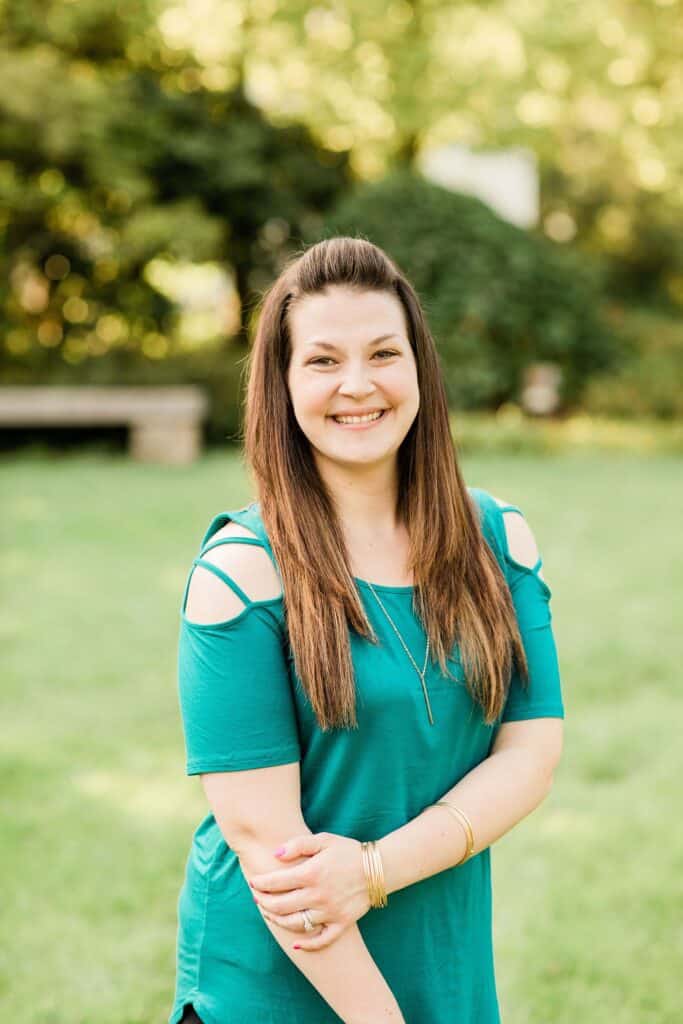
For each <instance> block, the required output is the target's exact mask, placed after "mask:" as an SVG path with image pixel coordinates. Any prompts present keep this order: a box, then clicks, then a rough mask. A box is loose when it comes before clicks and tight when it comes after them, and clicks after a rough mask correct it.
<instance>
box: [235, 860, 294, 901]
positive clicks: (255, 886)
mask: <svg viewBox="0 0 683 1024" xmlns="http://www.w3.org/2000/svg"><path fill="white" fill-rule="evenodd" d="M305 867H306V864H305V863H304V864H297V866H296V867H295V868H280V869H279V871H273V872H269V873H268V874H266V873H264V874H261V875H253V876H252V878H251V879H250V881H249V885H250V886H251V889H252V891H253V893H254V895H255V896H260V894H262V893H268V892H290V891H291V890H292V889H300V888H301V887H302V885H303V884H304V879H303V878H302V874H303V869H304V868H305Z"/></svg>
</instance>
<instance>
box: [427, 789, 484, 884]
mask: <svg viewBox="0 0 683 1024" xmlns="http://www.w3.org/2000/svg"><path fill="white" fill-rule="evenodd" d="M434 807H446V808H447V809H448V810H449V811H450V812H451V814H452V815H453V817H454V818H455V819H456V821H459V822H460V824H461V825H462V827H463V829H464V830H465V836H466V841H467V846H466V849H465V852H464V854H463V855H462V857H461V859H460V860H459V861H458V863H457V864H456V865H455V867H456V868H459V867H460V865H461V864H464V863H465V861H466V860H469V859H470V857H471V856H472V855H473V854H474V832H473V831H472V823H471V822H470V819H469V818H468V817H467V815H466V814H465V812H464V811H461V810H460V808H459V807H455V806H454V805H453V804H449V802H448V801H447V800H437V801H436V803H435V804H434Z"/></svg>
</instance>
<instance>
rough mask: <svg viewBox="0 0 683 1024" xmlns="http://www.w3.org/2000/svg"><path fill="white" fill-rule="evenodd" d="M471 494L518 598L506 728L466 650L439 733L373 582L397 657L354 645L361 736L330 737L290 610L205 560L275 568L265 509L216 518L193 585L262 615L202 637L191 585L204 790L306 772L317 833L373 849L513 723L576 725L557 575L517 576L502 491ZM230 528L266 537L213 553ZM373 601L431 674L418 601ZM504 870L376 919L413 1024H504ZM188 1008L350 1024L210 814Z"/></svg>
mask: <svg viewBox="0 0 683 1024" xmlns="http://www.w3.org/2000/svg"><path fill="white" fill-rule="evenodd" d="M468 490H469V493H470V495H471V496H472V497H473V498H474V499H475V501H476V504H477V506H478V508H479V510H480V517H481V522H482V528H483V533H484V536H485V538H486V541H487V542H488V544H489V545H490V547H491V548H492V550H493V552H494V553H495V555H496V557H497V559H498V561H499V563H500V565H501V568H502V569H503V571H504V573H505V576H506V579H507V581H508V584H509V587H510V591H511V593H512V600H513V603H514V607H515V610H516V614H517V619H518V623H519V628H520V633H521V636H522V641H523V644H524V647H525V650H526V655H527V660H528V666H529V686H528V689H523V687H522V683H521V680H520V678H519V676H518V675H517V673H513V676H512V679H511V685H510V690H509V695H508V697H507V701H506V704H505V708H504V710H503V712H502V715H501V716H500V718H499V719H498V721H497V722H496V723H494V724H492V725H485V724H484V721H483V714H482V711H481V708H480V707H479V705H478V704H476V703H475V702H474V701H473V700H472V698H471V697H470V695H469V693H468V691H467V688H466V686H465V683H464V678H463V671H462V666H461V664H460V659H459V657H458V651H457V649H454V650H453V652H452V658H451V659H449V669H450V671H451V672H452V673H453V674H454V675H455V676H456V679H455V680H451V679H448V677H446V676H444V675H443V674H442V673H441V671H440V669H439V666H438V664H432V663H431V662H430V664H429V665H428V668H427V673H426V676H425V680H426V685H427V689H428V692H429V698H430V702H431V707H432V711H433V716H434V724H433V725H430V723H429V719H428V715H427V710H426V705H425V700H424V695H423V692H422V688H421V685H420V681H419V679H418V678H417V675H416V673H415V670H414V668H413V666H412V664H411V662H410V660H409V659H408V658H407V657H406V653H405V651H404V650H403V648H402V646H401V644H400V641H399V639H398V637H397V636H396V634H395V633H394V630H393V629H392V627H391V625H390V624H389V622H388V621H387V619H386V617H385V615H384V613H383V612H382V610H381V608H380V607H379V605H378V604H377V602H376V599H375V597H374V595H373V593H372V590H371V589H370V587H369V586H368V583H367V581H365V580H362V579H358V578H356V584H357V585H358V588H359V592H360V594H361V597H362V600H363V604H364V607H365V609H366V611H367V614H368V616H369V618H370V621H371V623H372V626H373V628H374V630H375V632H376V634H377V636H378V638H379V641H380V644H379V645H378V646H375V645H373V644H371V643H370V642H369V641H367V640H365V639H364V638H362V637H360V636H359V635H358V634H356V633H355V632H354V631H353V630H349V635H350V643H351V652H352V658H353V665H354V670H355V675H356V686H357V716H358V728H357V729H348V730H344V729H335V730H330V731H328V732H323V731H322V730H321V729H320V728H319V727H318V724H317V721H316V719H315V716H314V714H313V712H312V709H311V707H310V704H309V701H308V699H307V697H306V694H305V692H304V689H303V686H302V685H301V682H300V680H299V678H298V676H297V675H296V673H295V670H294V668H293V662H292V656H291V651H290V649H289V645H288V642H287V637H286V629H285V620H284V606H283V599H282V595H280V596H279V597H277V598H273V599H270V600H265V601H252V600H250V599H249V597H248V596H247V595H246V594H245V593H244V592H243V591H241V590H240V588H239V587H238V586H237V584H236V583H235V582H234V580H232V579H231V577H229V576H227V575H226V574H225V573H223V572H222V571H221V570H220V569H219V568H217V567H216V566H214V565H213V564H212V563H211V562H208V561H206V562H202V561H201V555H202V554H204V553H206V552H207V551H208V550H209V549H210V548H211V547H212V546H213V544H222V543H243V544H244V543H247V544H249V543H251V544H259V545H261V546H262V547H264V548H265V549H266V551H267V552H268V554H269V555H270V557H271V559H272V560H273V562H274V563H275V559H274V556H273V551H272V548H271V547H270V544H269V541H268V537H267V535H266V532H265V529H264V525H263V521H262V519H261V516H260V514H259V504H258V503H256V502H254V503H252V504H251V505H248V506H246V507H245V508H242V509H239V510H234V511H231V512H222V513H220V514H219V515H217V516H215V517H214V519H213V520H212V522H211V524H210V526H209V528H208V530H207V532H206V534H205V536H204V539H203V541H202V544H201V547H200V557H199V559H196V560H195V562H194V563H193V565H192V568H191V570H190V577H191V573H192V571H193V570H194V566H195V565H196V564H203V565H204V566H205V567H206V568H207V569H208V570H209V571H210V572H213V573H214V574H215V575H217V576H219V577H220V578H221V579H223V581H224V582H225V583H226V585H228V586H230V587H231V588H232V589H233V590H234V591H235V592H236V593H238V594H239V596H240V597H241V599H242V600H243V601H244V602H245V607H244V608H243V609H242V611H241V612H240V613H239V614H238V615H237V616H236V617H234V618H232V619H230V620H228V621H225V622H219V623H216V624H210V625H205V624H197V623H192V622H190V621H189V620H188V619H187V616H186V615H185V602H186V598H187V591H188V588H189V582H190V577H188V581H187V586H186V587H185V594H184V597H183V603H182V609H181V624H180V639H179V662H178V668H179V695H180V708H181V712H182V721H183V728H184V735H185V742H186V749H187V774H188V775H196V774H198V773H200V772H214V771H221V772H224V771H239V770H241V769H246V768H259V767H265V766H268V765H278V764H287V763H290V762H293V761H300V762H301V766H300V771H301V808H302V812H303V817H304V820H305V821H306V824H307V825H308V827H309V828H310V829H311V830H312V831H313V832H321V831H328V832H335V833H337V834H340V835H344V836H353V837H355V838H356V839H358V840H361V841H366V840H370V839H379V838H381V837H382V836H383V835H385V834H386V833H388V832H392V831H393V830H394V829H397V828H400V827H401V826H402V825H404V824H405V823H406V822H408V821H410V820H411V819H412V818H414V817H416V816H417V815H418V814H420V813H421V811H423V810H424V808H425V807H427V806H428V805H429V804H432V803H434V802H435V801H436V800H438V799H440V798H441V797H442V796H443V794H444V793H446V792H447V790H449V789H451V788H452V787H453V786H454V785H455V784H456V783H457V782H458V780H459V779H460V778H462V776H463V775H466V774H467V772H469V771H471V770H472V769H473V768H474V767H475V766H476V765H478V764H479V763H480V762H481V761H482V760H483V759H484V758H485V757H486V756H487V755H488V754H489V752H490V749H491V745H492V742H493V740H494V737H495V734H496V729H497V726H498V725H499V724H500V722H501V721H502V722H510V721H517V720H520V719H530V718H541V717H546V716H551V717H555V718H564V708H563V704H562V695H561V687H560V674H559V668H558V660H557V652H556V648H555V642H554V639H553V632H552V627H551V613H550V607H549V600H550V596H551V591H550V588H549V587H548V585H547V583H545V582H544V581H543V580H542V579H541V577H540V576H539V575H538V570H539V568H540V564H541V562H540V559H539V562H538V563H537V565H536V566H534V567H533V568H529V567H527V566H525V565H522V564H520V563H518V562H516V561H515V559H514V558H513V557H512V556H511V554H510V551H509V549H508V546H507V541H506V534H505V527H504V520H503V515H502V513H503V508H501V506H499V505H498V504H497V502H496V501H495V500H494V499H493V498H492V497H491V495H490V494H488V493H487V492H486V491H483V490H481V489H479V488H468ZM505 509H512V510H514V511H517V512H519V511H520V510H519V509H518V508H517V507H516V506H505ZM229 520H234V521H235V522H237V523H240V524H242V525H243V526H245V527H247V529H249V530H251V531H252V533H254V534H255V535H256V536H255V537H254V538H245V537H232V538H229V539H228V538H222V539H219V540H218V541H214V542H213V544H211V543H210V541H211V537H212V536H213V535H214V533H215V532H216V531H217V530H219V529H220V528H221V527H222V526H224V525H225V523H226V522H228V521H229ZM257 538H258V539H257ZM275 567H276V569H277V564H276V563H275ZM373 586H374V587H375V589H376V590H377V591H378V592H379V594H380V598H381V600H382V602H383V603H384V605H385V607H386V608H387V610H388V612H389V614H390V615H391V617H392V618H393V620H394V622H395V623H396V625H397V627H398V629H399V630H400V632H401V634H402V635H403V637H404V639H405V642H406V643H407V644H408V646H409V647H410V650H411V653H412V655H413V657H414V658H415V661H416V662H417V663H418V664H419V665H420V667H421V666H422V663H423V661H424V651H425V643H426V634H425V631H424V629H423V628H422V626H421V624H420V621H419V619H418V618H417V616H416V614H415V612H414V610H413V606H412V605H413V601H412V595H413V587H408V586H403V587H392V586H384V585H380V584H375V583H373ZM283 838H285V837H283ZM490 857H491V854H490V848H486V849H484V850H482V851H481V852H480V853H478V854H477V855H475V856H474V857H472V858H471V859H470V860H468V861H467V862H466V863H465V864H463V865H462V866H461V867H458V868H455V867H454V868H449V869H447V870H445V871H441V872H439V873H438V874H436V875H432V876H431V877H429V878H426V879H424V880H423V881H421V882H417V883H414V884H413V885H410V886H408V887H406V888H404V889H401V890H398V891H395V892H393V893H391V894H390V896H389V901H388V906H386V907H384V908H382V909H371V910H369V911H368V913H367V914H365V915H364V916H363V917H361V918H360V919H359V921H358V927H359V929H360V932H361V934H362V936H363V939H364V940H365V943H366V945H367V947H368V949H369V951H370V953H371V955H372V957H373V958H374V960H375V962H376V963H377V965H378V967H379V969H380V971H381V972H382V974H383V975H384V977H385V979H386V981H387V983H388V985H389V987H390V988H391V990H392V992H393V993H394V995H395V997H396V999H397V1001H398V1003H399V1006H400V1007H401V1010H402V1012H403V1016H404V1018H405V1020H406V1024H446V1022H451V1024H455V1022H456V1021H457V1024H499V1021H500V1016H499V1010H498V1000H497V996H496V983H495V974H494V958H493V948H492V899H491V864H490ZM311 955H314V954H311ZM187 1003H192V1004H193V1005H194V1007H195V1010H196V1011H197V1013H198V1014H199V1016H200V1017H201V1019H202V1020H203V1021H204V1022H205V1024H246V1022H247V1021H249V1022H250V1024H293V1022H295V1021H296V1022H300V1024H333V1022H335V1024H338V1022H339V1020H340V1018H339V1017H338V1015H337V1014H336V1013H335V1012H334V1011H333V1010H332V1009H331V1008H330V1006H329V1005H328V1003H327V1002H326V1001H325V999H324V998H323V997H322V996H321V995H320V993H319V992H318V991H317V989H316V988H315V987H314V986H313V985H312V984H311V983H310V982H309V981H308V979H307V978H306V977H305V976H304V975H303V974H302V973H301V972H300V971H299V970H298V969H297V967H296V966H295V965H294V964H293V963H292V961H291V960H290V959H289V958H288V957H287V955H286V954H285V953H284V952H283V950H282V949H281V947H280V946H279V944H278V943H277V942H276V940H275V939H274V938H273V936H272V935H271V933H270V931H269V930H268V927H267V925H266V923H265V922H264V921H263V919H262V917H261V915H260V912H259V910H258V908H257V906H256V904H255V903H254V901H253V898H252V896H251V891H250V889H249V886H248V884H247V882H246V881H245V879H244V876H243V874H242V871H241V869H240V864H239V860H238V858H237V856H236V854H235V853H233V851H232V850H231V849H230V848H229V846H228V845H227V844H226V842H225V839H224V838H223V836H222V834H221V832H220V830H219V828H218V825H217V824H216V821H215V819H214V816H213V814H211V813H209V814H207V815H206V817H205V818H204V820H203V821H202V822H201V823H200V824H199V826H198V828H197V829H196V831H195V833H194V836H193V840H192V845H191V849H190V852H189V856H188V859H187V864H186V870H185V879H184V883H183V886H182V889H181V892H180V896H179V900H178V933H177V971H176V991H175V1001H174V1004H173V1009H172V1011H171V1015H170V1017H169V1024H177V1022H178V1021H179V1020H180V1019H181V1017H182V1012H183V1007H184V1006H185V1005H186V1004H187Z"/></svg>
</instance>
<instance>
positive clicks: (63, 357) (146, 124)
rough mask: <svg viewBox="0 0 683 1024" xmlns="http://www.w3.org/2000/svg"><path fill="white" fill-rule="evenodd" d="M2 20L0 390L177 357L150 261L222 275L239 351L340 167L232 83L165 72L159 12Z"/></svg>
mask: <svg viewBox="0 0 683 1024" xmlns="http://www.w3.org/2000/svg"><path fill="white" fill-rule="evenodd" d="M143 15H145V16H146V18H147V20H146V22H145V21H144V19H143ZM3 19H4V21H3V31H2V43H3V45H4V52H2V53H1V54H0V116H1V120H0V152H1V154H2V160H1V161H0V203H1V207H0V228H1V230H2V233H3V244H2V249H1V250H0V324H1V325H2V336H3V338H4V341H5V344H4V349H3V350H2V364H1V365H0V373H1V374H2V378H3V379H4V380H5V381H8V380H22V379H29V378H30V379H33V380H35V379H36V378H40V377H47V376H49V377H54V376H55V374H56V375H59V374H60V373H63V372H64V371H65V369H67V368H68V365H70V364H71V365H73V364H78V365H79V366H80V371H79V372H80V373H81V376H83V375H84V374H83V371H84V370H86V363H87V364H89V363H92V362H93V361H95V362H98V363H100V364H101V365H100V367H99V368H98V369H97V370H94V372H95V373H99V375H100V376H102V375H104V376H106V375H107V374H111V375H113V374H116V375H117V376H118V377H119V379H120V378H121V376H122V375H125V373H126V372H127V370H128V368H130V367H133V369H134V372H136V373H137V372H138V370H139V363H140V359H141V357H142V359H143V361H144V360H146V359H149V360H154V361H158V360H160V359H162V358H164V357H167V356H172V355H173V354H174V352H176V351H178V347H179V339H178V338H177V332H176V331H175V329H174V324H175V318H176V310H175V307H174V305H173V303H172V302H171V301H170V300H169V298H168V296H167V295H166V294H164V293H163V291H161V290H159V289H158V288H157V287H156V286H155V282H156V277H155V275H154V274H151V273H150V272H149V271H150V265H151V264H152V261H153V260H162V261H166V262H169V263H174V262H175V263H181V264H182V263H201V262H206V261H218V262H219V263H222V264H224V265H227V266H228V267H229V268H230V269H231V270H232V272H233V275H234V280H235V283H236V287H237V291H238V294H239V300H240V302H239V306H240V313H241V330H240V331H238V335H239V338H240V339H241V341H242V342H243V343H244V341H245V339H246V327H247V319H248V316H249V311H250V309H251V306H252V305H253V303H254V300H255V298H256V297H257V295H258V293H259V291H260V289H261V288H263V287H265V285H266V284H267V283H268V281H269V280H270V279H271V278H272V276H273V275H274V274H275V273H276V272H277V270H278V269H279V266H280V264H281V261H282V259H283V258H284V256H285V254H286V253H287V252H288V251H289V249H290V248H291V239H292V237H294V238H296V237H297V236H298V235H299V234H300V233H301V231H302V230H303V228H304V227H307V228H310V227H311V224H314V223H317V222H318V220H319V219H320V217H321V215H322V211H323V210H324V209H325V207H326V206H327V205H328V204H329V203H330V201H331V200H332V198H333V197H334V196H335V195H336V193H337V192H338V191H339V189H340V188H343V187H344V186H345V184H346V183H347V181H348V174H347V170H346V159H345V157H344V156H343V155H342V154H329V153H327V152H325V151H323V150H322V149H321V148H320V146H318V145H316V144H315V143H314V142H313V141H312V140H311V138H310V135H309V133H308V131H307V129H305V128H302V127H298V126H295V127H275V126H273V125H271V124H269V123H268V121H267V120H265V118H264V117H263V116H262V114H261V113H260V112H259V111H258V109H257V108H256V107H255V106H254V105H253V104H252V103H250V102H249V101H248V100H247V99H246V98H245V96H244V95H243V93H242V91H241V89H240V88H239V85H238V84H237V85H235V84H234V83H233V84H232V85H231V86H230V88H223V87H222V85H221V83H217V84H218V85H219V86H221V87H220V88H208V87H205V86H203V85H202V84H201V82H200V80H199V77H198V75H199V70H198V69H197V68H196V67H193V66H192V64H191V62H190V61H189V59H188V60H186V59H183V60H182V62H181V64H182V66H181V67H179V68H178V67H172V66H171V67H170V66H169V65H168V64H167V63H165V62H164V59H163V56H164V53H165V51H164V49H163V45H162V43H161V42H160V40H159V39H158V36H157V34H156V29H155V26H154V22H153V20H152V18H151V5H147V6H146V5H144V4H141V5H132V4H130V5H128V6H126V5H125V4H122V3H120V2H119V0H96V2H95V0H93V2H88V3H86V4H67V5H64V4H58V3H52V4H48V5H47V6H46V7H45V9H44V10H43V9H42V7H41V10H40V12H39V8H38V5H37V4H33V3H30V2H25V0H22V3H18V2H9V3H6V4H5V7H4V10H3ZM142 42H144V47H143V49H140V46H141V43H142ZM131 53H132V55H133V57H131ZM136 53H137V54H138V57H139V59H133V58H134V56H135V54H136ZM166 56H167V57H168V54H166ZM214 84H216V83H214ZM105 364H106V368H105ZM131 372H132V371H131Z"/></svg>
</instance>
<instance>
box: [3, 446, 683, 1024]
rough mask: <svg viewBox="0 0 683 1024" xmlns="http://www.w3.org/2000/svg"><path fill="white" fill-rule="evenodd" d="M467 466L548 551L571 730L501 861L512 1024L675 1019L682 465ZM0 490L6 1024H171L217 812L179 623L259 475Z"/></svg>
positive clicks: (573, 461) (524, 462) (220, 469)
mask: <svg viewBox="0 0 683 1024" xmlns="http://www.w3.org/2000/svg"><path fill="white" fill-rule="evenodd" d="M463 466H464V470H465V476H466V479H467V482H468V483H469V484H472V485H475V486H480V487H484V488H486V489H488V490H490V491H492V492H493V493H494V494H496V495H498V496H499V497H502V498H505V499H507V500H509V501H512V502H514V503H516V504H518V505H520V506H521V507H522V509H523V510H524V511H525V512H526V514H527V516H528V519H529V522H530V523H531V525H532V527H533V529H534V531H535V533H536V536H537V539H538V541H539V545H540V547H541V552H542V554H543V556H544V571H545V575H546V578H547V579H548V581H549V583H550V585H551V587H552V588H553V592H554V596H553V603H552V608H553V616H554V625H555V633H556V638H557V641H558V646H559V650H560V662H561V667H562V677H563V684H564V697H565V705H566V712H567V724H566V740H565V752H564V759H563V762H562V765H561V768H560V770H559V772H558V775H557V777H556V782H555V787H554V789H553V792H552V793H551V795H550V796H549V798H548V799H547V800H546V801H545V803H544V804H543V805H542V806H541V807H540V808H539V809H538V810H537V811H536V812H535V813H534V814H532V815H531V816H530V817H529V818H527V819H526V820H525V821H523V822H522V823H521V824H520V825H519V826H518V827H517V828H515V829H513V830H512V831H511V832H510V833H508V834H507V835H506V836H504V837H503V839H502V840H500V841H499V842H498V843H496V844H495V847H494V852H493V863H494V895H495V907H494V909H495V944H496V964H497V979H498V989H499V995H500V1000H501V1008H502V1015H503V1020H504V1022H505V1024H602V1022H605V1024H607V1022H609V1024H672V1022H673V1021H674V1020H676V1019H679V1017H678V1014H679V1013H680V993H679V988H678V984H679V982H678V981H677V980H676V978H677V977H678V976H679V973H680V964H681V957H682V956H683V928H682V925H681V921H682V920H683V895H682V888H681V878H682V877H683V837H682V836H681V832H680V821H679V819H678V813H679V811H680V785H681V781H680V780H681V778H683V746H682V745H681V742H680V723H681V721H682V717H681V711H682V705H683V698H682V697H681V692H682V691H681V687H680V685H679V681H680V665H681V660H682V655H683V650H682V649H681V621H683V614H682V613H683V608H682V607H681V605H682V604H683V598H682V596H681V595H682V594H683V553H682V547H683V545H682V544H681V532H680V510H681V508H682V507H683V473H682V472H681V463H680V459H676V458H674V457H667V456H664V455H660V456H649V457H648V456H644V455H643V456H637V455H621V456H620V455H604V454H603V455H591V454H588V453H582V454H576V455H567V456H562V457H556V458H553V457H542V456H533V455H524V456H523V455H520V456H517V457H514V458H513V457H510V458H501V457H498V456H489V457H481V456H479V457H475V456H470V455H468V456H467V457H466V458H465V459H464V461H463ZM0 475H1V486H2V493H3V495H4V503H3V508H4V514H3V516H2V519H1V527H0V528H1V529H2V531H3V537H2V571H3V577H4V579H3V583H4V594H5V601H4V611H3V615H2V617H1V619H0V629H1V630H2V634H3V635H2V652H3V673H2V690H1V700H2V705H1V708H0V710H1V714H2V724H3V730H2V733H3V737H2V746H1V754H0V756H1V758H2V766H1V767H2V780H3V784H2V787H1V788H0V800H1V801H2V836H1V841H0V858H1V859H0V872H1V874H2V878H3V881H4V886H3V890H4V892H3V900H2V914H1V915H0V1003H1V1004H2V1007H3V1017H4V1019H5V1020H7V1021H17V1022H22V1024H164V1022H165V1021H166V1019H167V1016H168V1013H169V1010H170V1006H171V1001H172V995H173V984H174V946H175V926H176V917H175V915H176V899H177V895H178V890H179V887H180V883H181V877H182V872H183V866H184V861H185V857H186V855H187V850H188V847H189V842H190V837H191V833H192V830H193V829H194V827H195V826H196V824H197V823H198V822H199V820H200V818H201V816H202V815H203V814H204V813H205V805H204V800H203V796H202V793H201V788H200V784H199V782H198V780H197V779H188V778H187V777H186V776H185V775H184V750H183V745H182V732H181V724H180V718H179V712H178V708H177V699H176V689H175V687H176V682H175V644H176V635H177V615H178V606H179V603H180V596H181V591H182V587H183V583H184V580H185V575H186V572H187V569H188V566H189V563H190V561H191V559H192V557H193V556H194V555H195V553H196V548H197V545H198V543H199V540H200V539H201V535H202V533H203V531H204V530H205V528H206V526H207V525H208V522H209V520H210V518H211V516H212V515H213V514H214V513H215V512H216V511H219V510H221V509H224V508H231V507H240V506H241V505H243V504H245V503H246V502H247V501H248V500H249V499H250V491H249V487H248V481H247V478H246V476H245V473H244V471H243V468H242V464H241V462H240V460H239V458H238V456H236V455H235V454H232V453H212V454H210V455H208V456H206V457H205V458H203V459H202V460H201V462H199V463H198V464H197V465H195V466H192V467H188V468H175V467H174V468H172V467H148V466H141V465H136V464H133V463H131V462H129V461H128V460H127V459H126V458H125V457H123V456H102V455H96V454H93V455H79V456H68V457H60V458H54V459H49V458H47V457H45V456H22V457H16V458H10V459H5V461H4V462H3V464H2V467H1V469H0ZM677 481H678V482H677ZM226 1024H227V1022H226ZM293 1024H294V1022H293ZM299 1024H313V1022H299ZM444 1024H446V1022H444ZM453 1024H455V1022H453Z"/></svg>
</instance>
